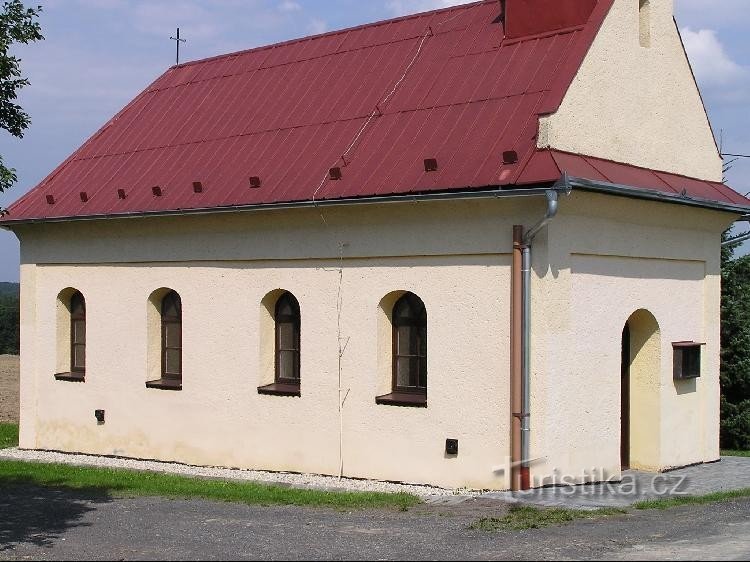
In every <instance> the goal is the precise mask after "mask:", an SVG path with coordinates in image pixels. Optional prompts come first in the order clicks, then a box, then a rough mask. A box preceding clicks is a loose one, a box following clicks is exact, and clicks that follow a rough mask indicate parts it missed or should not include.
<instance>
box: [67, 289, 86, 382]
mask: <svg viewBox="0 0 750 562" xmlns="http://www.w3.org/2000/svg"><path fill="white" fill-rule="evenodd" d="M79 299H80V301H79ZM77 301H79V302H77ZM78 304H80V305H81V306H80V308H79V306H78ZM79 322H82V323H83V334H84V336H83V343H81V342H78V341H76V334H77V333H78V331H77V330H76V325H77V324H78V323H79ZM80 348H83V366H79V365H77V364H76V357H77V354H76V350H77V349H80ZM70 372H71V373H72V374H77V375H79V376H84V375H85V374H86V298H85V297H84V296H83V294H82V293H81V292H80V291H76V292H75V293H73V295H72V296H71V297H70Z"/></svg>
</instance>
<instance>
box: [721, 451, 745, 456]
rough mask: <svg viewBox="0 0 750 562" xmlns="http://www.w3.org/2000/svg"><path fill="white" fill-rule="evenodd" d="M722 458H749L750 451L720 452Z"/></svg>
mask: <svg viewBox="0 0 750 562" xmlns="http://www.w3.org/2000/svg"><path fill="white" fill-rule="evenodd" d="M721 456H722V457H750V451H722V452H721Z"/></svg>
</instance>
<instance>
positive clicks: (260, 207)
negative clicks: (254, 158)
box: [0, 184, 553, 230]
mask: <svg viewBox="0 0 750 562" xmlns="http://www.w3.org/2000/svg"><path fill="white" fill-rule="evenodd" d="M550 186H551V184H544V185H539V186H529V187H526V188H515V189H509V188H507V187H502V186H487V187H486V188H484V189H479V190H464V191H442V192H432V193H409V194H404V195H386V196H375V197H354V198H345V199H323V200H318V201H292V202H288V203H262V204H254V205H230V206H226V207H206V208H195V209H174V210H165V211H140V212H132V213H109V214H100V215H80V216H69V217H66V216H60V217H47V218H31V219H17V220H14V219H8V218H5V219H3V221H2V222H0V227H1V228H4V229H6V230H12V229H13V227H15V226H23V225H29V224H42V223H45V224H46V223H61V222H89V221H99V220H114V219H120V220H122V219H137V218H152V217H174V216H197V215H214V214H226V213H244V212H253V211H278V210H283V209H316V208H323V207H326V208H327V207H346V206H352V205H386V204H392V203H418V202H427V201H451V200H459V199H502V198H506V197H542V196H545V195H546V193H547V191H549V190H550V189H552V188H553V187H550Z"/></svg>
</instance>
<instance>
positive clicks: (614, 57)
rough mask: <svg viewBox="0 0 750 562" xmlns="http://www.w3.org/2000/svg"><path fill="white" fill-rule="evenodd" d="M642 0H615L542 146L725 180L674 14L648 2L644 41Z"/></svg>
mask: <svg viewBox="0 0 750 562" xmlns="http://www.w3.org/2000/svg"><path fill="white" fill-rule="evenodd" d="M638 7H639V2H638V0H615V2H614V5H613V7H612V9H611V11H610V13H609V15H608V16H607V18H606V20H605V22H604V25H603V26H602V29H601V31H600V33H599V35H598V36H597V38H596V39H595V40H594V43H593V45H592V47H591V49H590V51H589V53H588V54H587V56H586V58H585V60H584V63H583V65H582V67H581V69H580V72H579V73H578V75H577V76H576V78H575V80H574V81H573V83H572V85H571V87H570V89H569V90H568V92H567V94H566V95H565V98H564V100H563V102H562V105H561V106H560V108H559V110H558V111H557V112H556V113H554V114H552V115H549V116H546V117H542V118H541V120H540V126H539V137H538V144H539V146H540V147H542V148H548V147H549V148H554V149H558V150H563V151H568V152H575V153H580V154H587V155H590V156H596V157H600V158H605V159H609V160H615V161H618V162H625V163H628V164H634V165H637V166H642V167H646V168H652V169H656V170H662V171H667V172H674V173H678V174H683V175H686V176H691V177H697V178H701V179H705V180H711V181H721V178H722V161H721V158H720V157H719V152H718V149H717V147H716V143H715V141H714V136H713V132H712V131H711V127H710V124H709V122H708V117H707V116H706V112H705V110H704V107H703V103H702V101H701V98H700V94H699V92H698V89H697V86H696V84H695V80H694V78H693V75H692V72H691V69H690V65H689V63H688V59H687V57H686V55H685V51H684V49H683V46H682V42H681V40H680V36H679V33H678V30H677V27H676V25H675V23H674V19H673V0H650V25H651V31H650V36H651V40H650V46H648V47H643V46H641V41H640V31H639V25H640V19H639V10H638Z"/></svg>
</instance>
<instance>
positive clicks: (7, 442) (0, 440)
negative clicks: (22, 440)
mask: <svg viewBox="0 0 750 562" xmlns="http://www.w3.org/2000/svg"><path fill="white" fill-rule="evenodd" d="M17 446H18V425H17V424H11V423H0V449H8V448H10V447H17Z"/></svg>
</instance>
